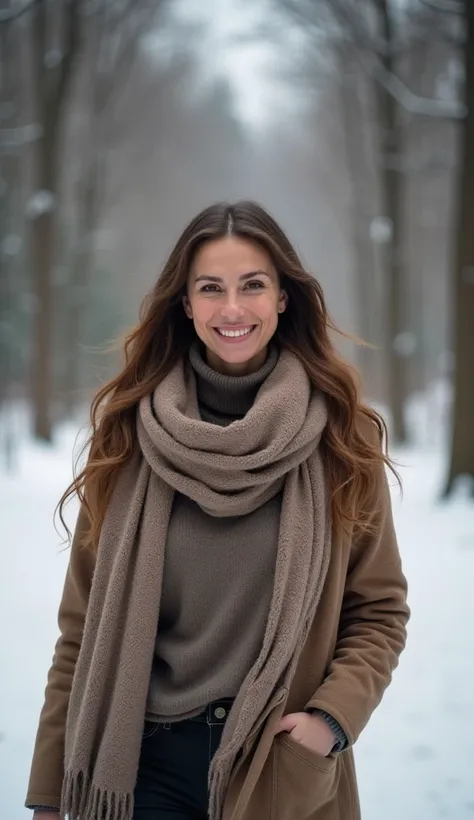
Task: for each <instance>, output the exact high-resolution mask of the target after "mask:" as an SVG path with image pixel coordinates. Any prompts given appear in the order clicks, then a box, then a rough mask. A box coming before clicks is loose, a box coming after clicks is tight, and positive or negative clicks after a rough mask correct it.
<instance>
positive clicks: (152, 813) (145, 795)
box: [133, 700, 232, 820]
mask: <svg viewBox="0 0 474 820" xmlns="http://www.w3.org/2000/svg"><path fill="white" fill-rule="evenodd" d="M231 705H232V701H231V700H219V701H215V702H214V703H211V704H209V706H207V708H206V710H205V712H203V713H202V714H201V715H198V717H195V718H191V719H190V720H182V721H180V722H179V723H150V722H147V723H145V728H144V732H143V740H142V748H141V754H140V763H139V767H138V777H137V784H136V786H135V811H134V814H133V820H207V816H208V813H207V806H208V789H207V778H208V772H209V764H210V762H211V760H212V758H213V757H214V755H215V753H216V751H217V747H218V746H219V743H220V739H221V735H222V730H223V728H224V724H225V722H226V718H227V715H228V713H229V711H230V707H231Z"/></svg>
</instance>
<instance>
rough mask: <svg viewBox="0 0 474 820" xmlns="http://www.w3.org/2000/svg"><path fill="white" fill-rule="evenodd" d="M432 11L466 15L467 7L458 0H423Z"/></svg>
mask: <svg viewBox="0 0 474 820" xmlns="http://www.w3.org/2000/svg"><path fill="white" fill-rule="evenodd" d="M421 2H422V3H423V5H424V6H426V8H428V9H431V11H441V12H443V13H448V14H464V11H465V5H464V3H462V2H458V0H421Z"/></svg>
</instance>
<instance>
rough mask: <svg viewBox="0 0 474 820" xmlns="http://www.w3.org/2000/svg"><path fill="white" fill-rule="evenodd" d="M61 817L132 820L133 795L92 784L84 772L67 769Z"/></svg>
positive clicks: (71, 818) (70, 819)
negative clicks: (68, 770)
mask: <svg viewBox="0 0 474 820" xmlns="http://www.w3.org/2000/svg"><path fill="white" fill-rule="evenodd" d="M61 818H62V820H133V794H131V793H130V792H116V791H110V790H109V789H103V788H101V787H100V786H94V785H93V784H91V783H89V782H88V778H87V776H86V775H85V773H84V772H71V771H70V772H67V773H66V776H65V778H64V783H63V791H62V795H61Z"/></svg>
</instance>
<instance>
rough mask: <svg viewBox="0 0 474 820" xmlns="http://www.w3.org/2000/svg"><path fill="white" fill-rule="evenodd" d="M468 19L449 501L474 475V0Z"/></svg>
mask: <svg viewBox="0 0 474 820" xmlns="http://www.w3.org/2000/svg"><path fill="white" fill-rule="evenodd" d="M458 5H459V4H458ZM464 14H465V20H466V35H465V40H464V67H465V84H464V88H465V92H464V99H465V105H466V116H465V117H464V119H463V121H462V123H461V126H460V129H461V131H460V150H461V161H460V165H459V170H458V192H459V193H458V197H459V201H458V213H457V226H456V238H455V242H456V250H455V266H454V270H455V278H454V315H453V325H454V327H453V335H454V352H455V376H454V413H453V432H452V443H451V456H450V464H449V472H448V477H447V482H446V487H445V490H444V495H445V496H447V495H449V494H450V493H451V492H452V490H453V486H454V483H455V481H456V479H457V478H458V477H459V476H462V475H468V476H470V478H471V480H472V492H473V495H474V364H473V355H474V230H473V226H474V5H473V4H472V2H470V0H465V2H464Z"/></svg>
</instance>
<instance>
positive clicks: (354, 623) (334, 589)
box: [26, 475, 409, 820]
mask: <svg viewBox="0 0 474 820" xmlns="http://www.w3.org/2000/svg"><path fill="white" fill-rule="evenodd" d="M374 504H376V505H377V507H378V508H379V513H378V518H377V533H376V534H375V535H374V536H364V538H362V539H359V541H358V542H356V543H353V544H350V543H349V542H348V541H346V540H345V539H344V540H342V539H337V538H335V539H334V543H333V546H332V557H331V564H330V568H329V572H328V576H327V579H326V584H325V589H324V592H323V596H322V599H321V602H320V605H319V608H318V612H317V616H316V618H315V620H314V623H313V626H312V629H311V631H310V634H309V637H308V640H307V642H306V646H305V648H304V651H303V653H302V656H301V658H300V661H299V664H298V667H297V670H296V674H295V677H294V680H293V683H292V686H291V689H290V691H289V692H287V691H286V690H280V691H279V693H278V696H277V697H275V698H274V701H273V703H272V704H271V709H270V710H267V714H264V715H262V716H261V718H260V722H259V727H257V731H256V732H254V734H253V736H251V737H249V738H248V740H247V742H246V745H245V748H244V753H243V755H242V757H241V759H240V761H239V763H238V765H237V767H236V768H235V770H234V773H233V776H232V778H231V782H230V786H229V789H228V792H227V798H226V802H225V806H224V818H223V820H358V818H360V810H359V804H358V795H357V783H356V777H355V770H354V762H353V755H352V749H351V748H349V749H347V750H346V751H344V752H342V753H340V754H339V755H335V756H329V757H328V758H324V757H321V756H319V755H317V754H315V753H313V752H310V751H308V750H306V749H305V748H303V747H302V746H300V745H299V744H297V743H295V742H294V741H293V740H292V739H291V738H290V737H289V736H287V735H285V736H278V737H277V738H276V739H275V738H274V732H275V727H276V726H277V724H278V722H279V719H280V718H281V716H282V715H283V714H287V713H289V712H297V711H302V710H304V709H305V708H309V707H316V708H319V709H323V710H325V711H326V712H328V713H330V714H331V715H333V716H334V717H335V718H336V719H337V720H338V721H339V723H340V724H341V726H342V727H343V729H344V731H345V732H346V735H347V737H348V739H349V743H350V745H351V746H352V744H353V743H355V741H356V740H357V738H358V736H359V734H360V733H361V731H362V730H363V728H364V727H365V725H366V724H367V722H368V720H369V718H370V716H371V714H372V712H373V711H374V709H375V708H376V706H377V705H378V703H379V702H380V700H381V698H382V695H383V693H384V691H385V689H386V687H387V686H388V684H389V683H390V680H391V674H392V671H393V669H394V668H395V666H396V665H397V662H398V656H399V654H400V652H401V651H402V649H403V647H404V643H405V626H406V622H407V620H408V616H409V610H408V607H407V605H406V581H405V578H404V575H403V573H402V569H401V562H400V556H399V552H398V547H397V542H396V538H395V534H394V529H393V522H392V513H391V505H390V497H389V492H388V485H387V482H386V479H385V476H382V475H380V481H379V484H378V493H377V498H376V499H374ZM81 526H82V522H81V519H80V520H79V522H78V526H77V529H76V534H75V538H74V544H73V548H72V552H71V561H70V567H69V569H68V576H67V579H66V586H65V594H64V596H63V600H62V603H61V608H60V613H59V623H60V628H61V632H62V640H61V642H60V644H58V651H57V656H56V659H55V664H54V666H53V668H52V670H51V672H50V677H49V685H48V694H47V698H46V702H45V705H44V708H43V711H42V713H41V718H40V725H39V729H38V736H37V741H36V746H35V752H34V756H33V763H32V769H31V776H30V784H29V789H28V794H27V798H26V804H27V805H34V804H37V805H38V804H44V805H52V806H59V805H60V793H61V786H62V779H63V750H64V730H65V723H66V714H67V707H68V699H69V693H70V689H71V684H72V677H73V674H74V666H75V662H76V660H77V656H78V653H79V648H80V643H81V635H82V628H83V624H84V618H85V612H86V608H87V602H88V593H89V589H90V583H91V579H92V573H93V569H94V561H93V558H92V557H91V556H90V554H89V553H86V552H84V551H82V550H81V549H80V548H79V545H80V541H81Z"/></svg>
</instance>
